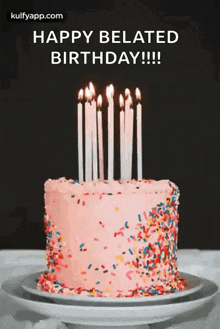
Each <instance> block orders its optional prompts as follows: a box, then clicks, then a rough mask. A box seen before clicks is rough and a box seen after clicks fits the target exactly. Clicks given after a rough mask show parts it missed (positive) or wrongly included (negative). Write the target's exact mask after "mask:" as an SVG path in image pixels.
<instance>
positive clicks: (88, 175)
mask: <svg viewBox="0 0 220 329" xmlns="http://www.w3.org/2000/svg"><path fill="white" fill-rule="evenodd" d="M85 96H86V100H87V101H86V103H85V135H86V136H85V144H86V145H85V147H86V159H85V162H86V170H85V180H86V182H88V181H90V180H92V115H91V105H90V101H91V92H90V90H89V88H88V87H86V90H85Z"/></svg>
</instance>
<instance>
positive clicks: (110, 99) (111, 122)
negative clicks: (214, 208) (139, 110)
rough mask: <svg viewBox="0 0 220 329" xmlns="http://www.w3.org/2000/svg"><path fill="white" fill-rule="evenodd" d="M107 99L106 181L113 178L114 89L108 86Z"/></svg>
mask: <svg viewBox="0 0 220 329" xmlns="http://www.w3.org/2000/svg"><path fill="white" fill-rule="evenodd" d="M106 93H107V98H108V103H109V105H108V181H109V183H110V182H111V181H112V180H113V177H114V100H113V94H114V87H113V85H110V86H109V87H107V89H106Z"/></svg>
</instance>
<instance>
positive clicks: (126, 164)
mask: <svg viewBox="0 0 220 329" xmlns="http://www.w3.org/2000/svg"><path fill="white" fill-rule="evenodd" d="M83 94H84V93H83V90H82V89H81V90H80V91H79V103H78V105H77V109H78V172H79V181H74V180H72V179H66V178H64V177H63V178H59V179H48V180H47V181H46V182H45V219H44V221H45V230H46V235H47V245H46V259H47V268H48V271H46V272H45V273H43V274H42V275H41V276H40V277H39V278H38V289H40V290H43V291H48V292H52V293H61V294H72V295H85V296H94V297H145V296H151V295H162V294H166V293H172V292H175V291H177V290H183V289H184V288H185V287H186V286H187V283H186V281H185V279H184V278H181V277H180V276H179V274H178V266H177V240H178V210H177V208H178V203H179V202H178V198H179V190H178V187H177V186H176V185H175V184H174V183H172V182H170V181H169V180H159V181H155V180H151V179H148V180H145V179H142V105H141V104H140V100H141V94H140V90H139V89H138V88H136V99H137V104H136V110H135V111H134V106H133V104H132V98H131V95H130V91H129V89H127V88H126V90H125V97H126V99H125V102H124V99H123V96H122V95H120V98H119V99H120V101H119V103H120V107H121V111H120V168H121V171H120V177H121V180H120V181H118V180H114V139H115V138H114V137H115V136H114V106H115V105H114V104H115V103H114V87H113V85H110V86H108V87H107V89H106V95H107V99H108V168H107V169H108V180H105V179H104V172H105V171H104V161H103V159H104V152H103V129H102V112H101V106H102V97H101V95H99V96H98V99H97V103H96V100H95V88H94V86H93V84H92V83H90V85H89V88H88V87H86V89H85V98H86V101H85V102H83ZM97 107H98V109H99V110H98V111H96V109H97ZM83 109H84V110H85V111H84V112H83ZM123 109H125V111H123ZM116 113H117V112H116ZM134 114H136V124H137V129H136V133H137V178H138V179H137V180H132V153H133V139H134V138H133V128H134V127H133V126H134ZM84 117H85V126H84V121H83V118H84ZM97 124H98V129H97ZM84 128H85V129H84ZM84 131H85V136H83V132H84ZM84 141H85V165H84V160H83V159H84V156H83V145H84ZM97 146H98V150H97ZM98 164H99V166H98ZM98 171H99V172H98ZM84 174H85V175H84ZM84 176H85V180H84ZM98 177H100V179H98Z"/></svg>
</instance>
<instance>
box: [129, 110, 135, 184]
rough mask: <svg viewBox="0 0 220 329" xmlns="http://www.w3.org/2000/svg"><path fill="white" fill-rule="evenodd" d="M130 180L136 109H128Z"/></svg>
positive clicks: (130, 176) (130, 175)
mask: <svg viewBox="0 0 220 329" xmlns="http://www.w3.org/2000/svg"><path fill="white" fill-rule="evenodd" d="M128 113H129V114H128V122H129V123H128V180H131V178H132V155H133V128H134V110H133V109H130V110H129V111H128Z"/></svg>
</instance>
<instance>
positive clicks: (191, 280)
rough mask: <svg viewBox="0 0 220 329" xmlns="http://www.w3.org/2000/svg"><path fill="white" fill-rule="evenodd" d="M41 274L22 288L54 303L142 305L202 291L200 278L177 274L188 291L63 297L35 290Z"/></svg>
mask: <svg viewBox="0 0 220 329" xmlns="http://www.w3.org/2000/svg"><path fill="white" fill-rule="evenodd" d="M41 273H42V272H37V273H33V274H31V275H27V276H26V277H25V278H24V280H23V283H22V287H23V288H24V289H25V290H26V291H28V292H30V293H31V294H34V295H38V296H41V297H46V298H51V299H52V300H54V301H55V302H61V301H64V300H65V301H66V302H67V301H68V302H74V304H75V302H86V303H87V304H88V303H91V304H93V303H94V302H95V303H97V302H99V303H100V302H101V303H103V302H105V303H117V304H118V303H119V304H121V303H130V302H131V301H132V303H134V302H136V303H137V302H138V303H140V302H141V303H143V302H145V301H147V302H150V301H154V302H155V301H161V302H162V301H164V300H170V299H173V298H178V297H183V296H186V295H190V294H193V293H195V292H197V291H199V290H200V289H202V284H201V280H200V278H198V277H196V276H194V275H191V274H187V273H181V272H180V273H179V274H180V275H181V276H183V277H185V279H186V281H187V282H188V286H189V289H185V290H182V291H176V292H174V293H171V294H166V295H159V296H158V295H154V296H147V297H131V298H129V297H124V298H123V297H120V298H116V297H115V298H113V297H111V298H107V297H89V296H80V295H77V296H74V295H63V294H55V293H50V292H46V291H39V290H37V282H36V281H35V278H38V277H39V276H40V274H41Z"/></svg>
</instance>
